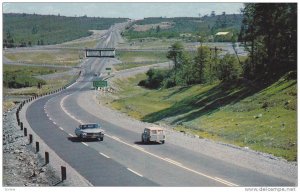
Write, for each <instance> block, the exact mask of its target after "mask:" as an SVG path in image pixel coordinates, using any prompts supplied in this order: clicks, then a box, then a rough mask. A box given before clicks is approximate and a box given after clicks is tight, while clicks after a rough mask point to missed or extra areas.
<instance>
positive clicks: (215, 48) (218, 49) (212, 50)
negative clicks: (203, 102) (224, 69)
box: [209, 47, 223, 84]
mask: <svg viewBox="0 0 300 192" xmlns="http://www.w3.org/2000/svg"><path fill="white" fill-rule="evenodd" d="M209 50H210V58H211V59H212V52H214V61H215V67H216V66H217V58H218V51H223V49H221V48H217V47H214V48H209ZM209 73H210V74H209V83H210V84H211V83H212V66H211V62H210V64H209Z"/></svg>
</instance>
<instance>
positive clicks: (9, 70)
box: [3, 65, 57, 88]
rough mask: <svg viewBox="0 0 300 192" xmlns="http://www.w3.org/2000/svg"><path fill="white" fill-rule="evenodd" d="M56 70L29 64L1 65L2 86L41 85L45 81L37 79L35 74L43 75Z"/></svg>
mask: <svg viewBox="0 0 300 192" xmlns="http://www.w3.org/2000/svg"><path fill="white" fill-rule="evenodd" d="M55 72H57V69H53V68H47V67H29V66H10V65H4V66H3V87H5V88H23V87H32V86H42V85H45V84H46V81H44V80H42V79H38V78H36V77H35V76H37V75H45V74H51V73H55Z"/></svg>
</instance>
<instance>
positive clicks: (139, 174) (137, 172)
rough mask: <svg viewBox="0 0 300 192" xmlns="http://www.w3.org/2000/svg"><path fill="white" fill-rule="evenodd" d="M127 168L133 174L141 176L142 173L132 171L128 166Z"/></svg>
mask: <svg viewBox="0 0 300 192" xmlns="http://www.w3.org/2000/svg"><path fill="white" fill-rule="evenodd" d="M127 169H128V171H130V172H132V173H134V174H136V175H138V176H140V177H143V175H141V174H139V173H138V172H136V171H134V170H132V169H130V168H127Z"/></svg>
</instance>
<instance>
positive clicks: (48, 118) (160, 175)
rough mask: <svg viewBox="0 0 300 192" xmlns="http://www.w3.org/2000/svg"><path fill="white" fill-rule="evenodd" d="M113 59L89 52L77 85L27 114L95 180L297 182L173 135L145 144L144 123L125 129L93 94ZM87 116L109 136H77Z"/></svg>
mask: <svg viewBox="0 0 300 192" xmlns="http://www.w3.org/2000/svg"><path fill="white" fill-rule="evenodd" d="M123 27H124V24H117V25H115V26H112V27H111V28H110V29H109V30H108V31H107V33H105V34H104V36H103V38H101V39H100V41H99V43H98V45H97V47H98V48H105V47H107V48H111V47H115V45H116V44H117V42H118V41H119V40H120V38H121V37H120V33H119V32H120V30H122V28H123ZM114 62H115V59H111V58H88V59H87V60H86V61H85V64H84V66H83V68H82V70H83V72H82V76H81V77H80V78H79V80H78V81H77V82H76V83H75V84H74V85H72V86H70V87H69V88H67V89H65V90H63V91H61V92H60V93H57V94H54V95H49V96H45V97H42V98H40V99H38V100H36V101H34V102H33V103H32V104H31V105H29V106H28V108H27V111H26V119H27V121H28V122H29V124H30V127H31V128H32V129H33V130H34V131H35V133H36V134H38V135H39V136H40V137H41V138H43V140H44V141H45V143H46V144H47V145H48V146H49V147H51V148H52V149H53V150H54V151H55V152H56V153H57V154H58V155H59V156H60V157H61V158H62V159H63V160H64V161H66V162H67V163H68V164H69V165H70V166H72V167H73V168H74V169H76V170H77V172H78V173H80V174H81V175H82V176H83V177H84V178H85V179H86V180H88V181H89V182H90V183H91V184H92V185H94V186H170V187H173V186H186V187H192V186H198V187H201V186H206V187H209V186H214V187H220V186H221V187H237V186H295V184H294V183H292V182H289V181H286V180H284V179H280V178H277V177H273V176H270V175H266V174H263V173H260V172H256V171H253V170H250V169H247V168H244V167H239V166H236V165H234V164H231V163H228V162H226V161H222V160H219V159H215V158H213V157H211V156H207V155H205V154H202V153H200V152H199V153H197V152H195V151H192V150H188V149H186V148H184V147H182V146H181V145H180V144H175V143H172V142H168V140H167V142H166V144H164V145H160V144H147V145H145V144H142V143H141V142H140V140H141V139H140V138H141V133H142V127H141V128H140V129H130V128H128V127H127V128H126V129H125V128H124V127H122V126H120V125H118V124H116V123H114V122H112V121H107V120H106V119H104V118H101V117H100V116H99V115H98V113H101V111H99V110H97V102H96V101H95V100H94V99H92V97H93V95H94V94H95V91H93V90H91V87H92V82H91V81H92V80H93V79H94V78H95V76H94V74H95V73H99V74H100V73H104V71H105V68H107V67H110V66H111V65H113V64H114ZM89 98H90V99H89ZM83 101H84V102H83ZM86 122H90V123H94V122H100V123H101V124H102V126H103V129H104V130H105V132H106V134H105V137H104V141H101V142H99V141H80V140H78V139H77V138H76V137H75V133H74V130H75V127H77V126H78V125H79V124H80V123H86ZM170 137H172V135H170Z"/></svg>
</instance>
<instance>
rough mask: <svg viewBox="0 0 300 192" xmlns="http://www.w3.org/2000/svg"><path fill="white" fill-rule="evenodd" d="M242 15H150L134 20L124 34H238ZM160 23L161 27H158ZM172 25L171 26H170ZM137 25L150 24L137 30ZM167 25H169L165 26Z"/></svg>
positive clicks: (131, 35) (171, 35) (138, 35)
mask: <svg viewBox="0 0 300 192" xmlns="http://www.w3.org/2000/svg"><path fill="white" fill-rule="evenodd" d="M242 19H243V17H242V15H240V14H228V15H216V16H204V17H201V18H199V17H175V18H163V17H149V18H144V19H143V20H138V21H136V22H134V24H133V26H132V27H130V28H128V30H127V31H126V32H125V33H124V35H125V36H126V37H127V38H129V39H133V38H144V37H158V38H160V37H166V38H172V37H180V36H183V35H187V36H188V35H189V34H190V35H192V36H193V35H201V36H209V35H214V34H215V33H216V32H219V31H230V32H232V33H234V34H236V35H237V34H238V33H239V30H240V28H241V24H242ZM158 25H159V27H157V26H158ZM168 25H170V26H168ZM136 26H150V28H149V29H148V30H147V31H139V30H135V29H136ZM164 26H167V27H164Z"/></svg>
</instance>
